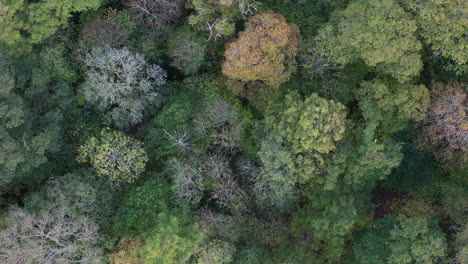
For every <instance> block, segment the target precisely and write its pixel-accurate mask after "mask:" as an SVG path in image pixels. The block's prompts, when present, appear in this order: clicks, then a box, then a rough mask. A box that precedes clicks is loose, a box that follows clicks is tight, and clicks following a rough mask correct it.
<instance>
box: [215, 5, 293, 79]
mask: <svg viewBox="0 0 468 264" xmlns="http://www.w3.org/2000/svg"><path fill="white" fill-rule="evenodd" d="M298 41H299V29H298V27H297V26H296V25H294V24H288V23H286V19H285V18H284V17H283V16H282V15H280V14H276V13H273V12H272V11H268V12H265V13H262V14H259V15H256V16H254V17H252V18H251V19H250V20H249V21H248V22H247V23H246V26H245V31H243V32H241V33H240V35H239V38H238V39H237V40H236V41H234V42H232V43H231V44H229V47H228V48H227V50H226V52H225V53H224V56H225V57H226V61H225V62H224V63H223V66H222V67H223V74H224V75H226V76H228V77H229V78H232V79H236V80H241V81H255V80H261V81H264V82H265V83H267V84H268V85H271V86H279V85H280V84H281V83H283V82H286V81H287V80H289V78H290V76H291V73H293V72H294V71H295V69H296V62H295V56H296V55H297V51H298V49H297V44H298Z"/></svg>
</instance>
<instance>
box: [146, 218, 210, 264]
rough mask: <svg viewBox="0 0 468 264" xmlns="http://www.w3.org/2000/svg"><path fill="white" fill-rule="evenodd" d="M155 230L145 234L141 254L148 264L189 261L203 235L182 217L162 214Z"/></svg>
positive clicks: (170, 263)
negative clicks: (144, 242)
mask: <svg viewBox="0 0 468 264" xmlns="http://www.w3.org/2000/svg"><path fill="white" fill-rule="evenodd" d="M155 222H156V226H155V227H154V229H152V230H151V231H149V232H148V233H146V234H145V239H146V244H145V245H144V246H143V247H142V249H141V250H140V253H141V255H142V257H143V259H144V261H145V263H147V264H178V263H184V262H186V261H187V260H189V258H190V256H191V255H192V254H193V253H194V252H195V250H196V249H197V247H198V245H199V244H200V242H201V241H202V239H203V234H202V233H201V232H200V231H198V230H197V228H196V227H195V226H194V225H193V224H191V223H188V222H187V221H186V220H185V219H184V218H182V217H176V216H173V215H170V214H167V213H160V214H159V215H158V216H157V218H156V219H155Z"/></svg>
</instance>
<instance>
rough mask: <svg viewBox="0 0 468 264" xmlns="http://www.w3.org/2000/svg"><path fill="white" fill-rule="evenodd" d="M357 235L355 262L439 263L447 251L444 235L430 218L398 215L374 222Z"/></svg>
mask: <svg viewBox="0 0 468 264" xmlns="http://www.w3.org/2000/svg"><path fill="white" fill-rule="evenodd" d="M375 225H376V228H375V229H373V230H370V231H367V232H365V233H363V234H362V235H360V236H358V238H357V240H356V242H355V244H354V247H353V256H354V258H355V263H377V262H378V263H395V264H397V263H428V264H430V263H439V261H440V260H443V259H444V258H445V257H446V254H447V242H446V238H445V234H444V233H443V232H442V231H441V230H440V228H439V227H438V225H437V221H436V220H434V219H432V218H424V217H412V218H407V217H405V216H399V217H397V218H393V217H390V216H388V217H386V218H383V219H380V220H378V221H377V222H376V224H375Z"/></svg>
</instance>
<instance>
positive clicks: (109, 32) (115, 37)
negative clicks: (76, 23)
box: [81, 19, 131, 48]
mask: <svg viewBox="0 0 468 264" xmlns="http://www.w3.org/2000/svg"><path fill="white" fill-rule="evenodd" d="M130 33H131V32H130V30H128V29H126V28H124V27H123V26H121V25H119V24H117V23H115V22H114V21H112V20H109V19H101V20H95V21H91V22H89V23H86V24H85V25H84V27H83V31H82V37H81V38H82V39H83V41H84V42H85V43H87V44H88V45H89V46H90V47H97V46H106V45H109V46H111V47H113V48H119V47H122V45H123V44H124V43H125V42H126V41H127V40H128V38H129V37H130Z"/></svg>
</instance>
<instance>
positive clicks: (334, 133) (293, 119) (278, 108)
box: [264, 92, 346, 182]
mask: <svg viewBox="0 0 468 264" xmlns="http://www.w3.org/2000/svg"><path fill="white" fill-rule="evenodd" d="M345 127H346V108H345V107H344V106H343V105H342V104H340V103H336V102H334V101H331V100H326V99H323V98H321V97H319V96H318V95H317V94H312V95H311V96H309V97H307V98H305V99H304V100H302V99H301V98H300V96H299V94H298V93H297V92H292V93H290V94H288V95H286V97H285V99H284V101H283V102H282V103H280V104H279V105H273V106H271V107H270V110H269V111H268V112H267V114H266V116H265V120H264V130H265V131H266V133H267V135H268V136H269V137H270V138H272V139H274V140H279V143H282V144H286V146H287V147H288V151H289V152H291V154H293V155H297V156H296V158H295V159H294V168H293V171H292V173H293V174H294V175H295V176H294V177H297V179H298V180H299V181H300V182H305V181H307V180H310V179H312V178H314V175H316V173H317V166H319V165H320V164H323V163H324V159H323V157H322V155H323V154H327V153H329V152H330V151H333V150H334V149H335V144H336V142H337V141H339V140H341V139H342V138H343V134H344V131H345ZM267 170H268V168H267Z"/></svg>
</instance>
